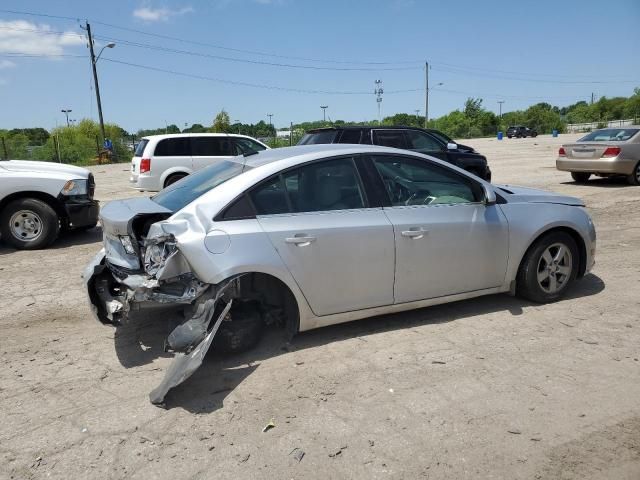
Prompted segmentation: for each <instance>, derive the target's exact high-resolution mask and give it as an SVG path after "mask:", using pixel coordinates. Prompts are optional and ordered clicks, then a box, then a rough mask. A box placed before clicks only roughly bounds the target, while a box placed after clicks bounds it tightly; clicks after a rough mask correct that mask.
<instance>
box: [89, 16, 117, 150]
mask: <svg viewBox="0 0 640 480" xmlns="http://www.w3.org/2000/svg"><path fill="white" fill-rule="evenodd" d="M85 28H86V30H87V36H88V37H89V53H90V54H91V69H92V70H93V83H94V84H95V87H96V100H97V102H98V118H99V119H100V134H101V135H102V142H103V143H104V138H105V134H104V119H103V118H102V102H101V101H100V85H99V84H98V72H97V70H96V62H97V60H96V54H95V52H94V51H93V36H92V35H91V25H89V22H85ZM111 48H113V47H111Z"/></svg>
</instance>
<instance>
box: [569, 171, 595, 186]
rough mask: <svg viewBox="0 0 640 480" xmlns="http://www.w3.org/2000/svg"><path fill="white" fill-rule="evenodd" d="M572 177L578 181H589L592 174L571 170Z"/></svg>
mask: <svg viewBox="0 0 640 480" xmlns="http://www.w3.org/2000/svg"><path fill="white" fill-rule="evenodd" d="M571 178H573V181H574V182H576V183H587V182H588V181H589V178H591V174H590V173H589V172H571Z"/></svg>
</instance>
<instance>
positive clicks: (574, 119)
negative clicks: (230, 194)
mask: <svg viewBox="0 0 640 480" xmlns="http://www.w3.org/2000/svg"><path fill="white" fill-rule="evenodd" d="M230 118H231V117H230V116H229V113H228V112H226V111H225V110H222V111H220V112H219V113H218V114H217V115H216V116H215V117H214V119H213V121H212V122H211V125H209V126H205V125H202V124H199V123H194V124H192V125H191V126H190V127H186V126H185V128H184V129H182V130H181V129H180V128H179V127H178V126H177V125H175V124H171V125H165V126H164V127H158V128H153V129H143V130H138V131H137V132H135V133H129V132H127V131H126V130H124V129H123V128H121V127H120V126H118V125H116V124H113V123H107V124H105V133H106V137H107V138H109V139H110V140H111V141H112V143H113V156H112V159H113V160H115V161H126V162H128V161H129V160H130V159H131V155H132V151H133V148H134V146H135V144H136V142H137V140H139V139H140V138H141V137H143V136H148V135H156V134H164V133H181V132H182V133H205V132H218V133H239V134H243V135H249V136H251V137H255V138H263V139H275V137H276V129H275V128H274V126H273V125H271V124H269V123H266V122H265V121H264V120H261V121H259V122H257V123H253V124H252V123H241V122H231V120H230ZM617 119H635V120H636V122H635V123H638V122H639V121H640V88H635V89H634V91H633V94H632V95H631V96H629V97H612V98H607V97H601V98H600V99H598V100H597V101H595V102H593V103H590V102H586V101H580V102H576V103H574V104H572V105H569V106H566V107H557V106H552V105H551V104H549V103H546V102H540V103H537V104H535V105H532V106H530V107H528V108H527V109H525V110H515V111H509V112H505V113H504V114H503V115H502V117H500V116H498V115H496V114H495V113H494V112H491V111H489V110H487V109H486V108H485V107H484V105H483V100H482V99H481V98H468V99H467V100H466V101H465V103H464V105H463V107H462V108H461V109H458V110H454V111H452V112H450V113H448V114H446V115H443V116H441V117H438V118H434V119H430V120H429V125H428V126H429V128H435V129H437V130H440V131H442V132H444V133H446V134H447V135H449V136H450V137H452V138H474V137H483V136H493V135H495V134H496V132H498V131H506V129H507V127H508V126H509V125H526V126H529V127H532V128H535V129H536V130H537V131H538V132H539V133H541V134H543V133H551V132H552V131H553V130H558V131H559V132H564V131H565V130H566V125H567V124H568V123H598V124H599V126H605V125H606V122H608V121H609V120H617ZM424 121H425V118H424V116H419V115H412V114H408V113H397V114H394V115H391V116H387V117H385V118H383V119H382V121H381V122H380V123H381V124H382V125H389V126H391V125H402V126H414V127H423V126H424ZM347 125H371V126H377V125H379V124H378V121H370V120H365V121H360V122H347V121H344V120H335V121H310V122H301V123H297V124H294V125H293V143H294V144H295V143H297V141H298V139H299V138H300V137H301V136H302V135H303V134H304V132H306V131H308V130H311V129H314V128H321V127H330V126H347ZM288 129H289V128H285V130H288ZM270 143H271V144H272V146H282V145H286V144H288V141H280V142H277V141H275V140H274V141H272V142H270ZM101 151H103V146H102V145H101V139H100V128H99V125H98V124H97V123H96V122H94V121H92V120H88V119H84V120H82V121H80V122H78V123H77V124H75V125H70V126H62V127H56V128H54V129H53V130H51V131H50V132H49V131H47V130H46V129H44V128H40V127H37V128H22V129H18V128H15V129H12V130H1V129H0V158H12V159H29V160H47V161H62V162H64V163H73V164H80V165H86V164H88V163H92V162H94V161H95V159H96V158H97V157H98V156H99V155H100V152H101Z"/></svg>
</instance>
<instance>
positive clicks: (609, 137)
mask: <svg viewBox="0 0 640 480" xmlns="http://www.w3.org/2000/svg"><path fill="white" fill-rule="evenodd" d="M639 132H640V126H638V125H630V126H628V127H622V128H604V129H602V130H596V131H594V132H591V133H589V134H588V135H586V136H584V137H582V138H581V139H580V140H578V141H577V142H576V143H570V144H566V145H562V147H560V150H559V151H558V158H557V160H556V168H557V169H558V170H563V171H565V172H571V177H572V178H573V179H574V180H575V181H576V182H579V183H584V182H586V181H588V180H589V178H590V177H591V175H598V176H600V177H611V176H625V177H627V181H628V182H629V183H630V184H631V185H640V133H639Z"/></svg>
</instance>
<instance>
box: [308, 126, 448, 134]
mask: <svg viewBox="0 0 640 480" xmlns="http://www.w3.org/2000/svg"><path fill="white" fill-rule="evenodd" d="M369 128H375V129H380V130H420V131H423V132H424V131H426V132H429V131H431V130H433V129H432V128H420V127H409V126H402V125H336V126H334V127H320V128H312V129H310V130H308V131H307V133H318V132H327V131H331V130H363V129H369ZM436 131H437V130H436Z"/></svg>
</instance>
